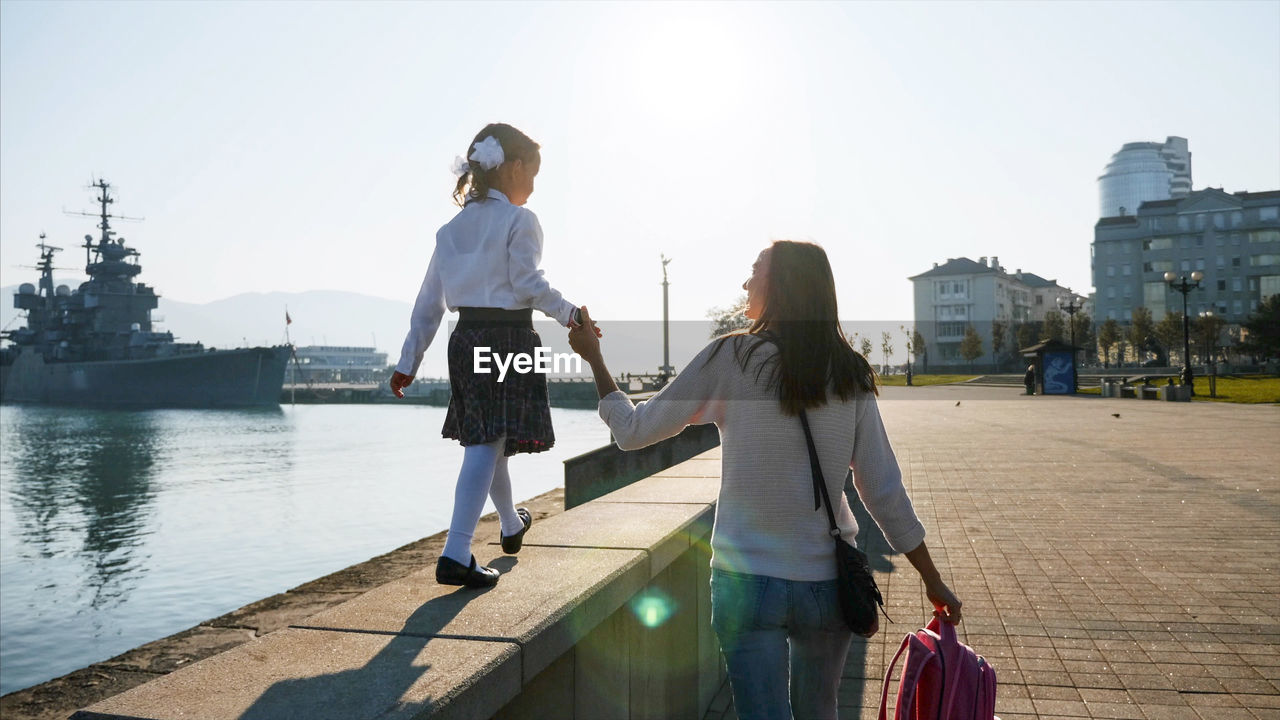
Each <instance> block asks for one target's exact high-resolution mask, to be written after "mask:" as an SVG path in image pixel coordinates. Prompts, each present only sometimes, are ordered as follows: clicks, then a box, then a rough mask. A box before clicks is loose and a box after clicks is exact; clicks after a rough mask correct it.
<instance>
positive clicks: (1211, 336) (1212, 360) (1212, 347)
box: [1200, 310, 1218, 398]
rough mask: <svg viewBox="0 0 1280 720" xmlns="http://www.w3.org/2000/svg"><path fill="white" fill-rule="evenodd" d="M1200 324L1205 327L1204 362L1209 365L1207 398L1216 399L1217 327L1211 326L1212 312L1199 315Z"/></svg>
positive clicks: (1207, 311) (1206, 311)
mask: <svg viewBox="0 0 1280 720" xmlns="http://www.w3.org/2000/svg"><path fill="white" fill-rule="evenodd" d="M1200 322H1201V323H1203V324H1204V325H1205V326H1207V327H1206V328H1205V334H1204V340H1205V345H1208V346H1209V353H1208V355H1207V356H1206V362H1208V363H1209V397H1211V398H1216V397H1218V358H1217V357H1216V355H1217V349H1218V348H1217V345H1218V338H1217V337H1216V335H1217V326H1216V325H1214V324H1213V311H1212V310H1205V311H1204V312H1202V313H1200Z"/></svg>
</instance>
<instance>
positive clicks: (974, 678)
mask: <svg viewBox="0 0 1280 720" xmlns="http://www.w3.org/2000/svg"><path fill="white" fill-rule="evenodd" d="M903 652H905V653H906V654H907V659H906V662H904V663H903V665H902V677H901V678H900V679H899V681H898V702H897V704H896V706H895V707H894V713H893V717H894V720H993V718H995V716H996V671H995V668H993V667H991V665H990V664H988V663H987V660H986V658H984V657H982V656H981V655H979V654H977V653H975V652H974V651H973V649H972V648H970V647H969V646H968V645H965V644H963V643H961V642H960V641H959V640H957V639H956V629H955V627H954V626H953V625H951V623H945V622H942V621H940V620H939V619H938V618H936V617H935V618H934V619H933V620H930V621H929V624H928V626H926V627H925V628H924V629H923V630H917V631H916V632H914V633H911V634H908V635H907V636H906V637H905V638H903V640H902V647H899V648H898V654H897V655H894V656H893V662H891V663H889V668H888V669H887V670H885V673H884V688H883V689H882V690H881V691H880V720H886V718H887V712H888V702H889V678H891V677H893V668H894V666H895V665H897V664H898V658H900V657H902V653H903Z"/></svg>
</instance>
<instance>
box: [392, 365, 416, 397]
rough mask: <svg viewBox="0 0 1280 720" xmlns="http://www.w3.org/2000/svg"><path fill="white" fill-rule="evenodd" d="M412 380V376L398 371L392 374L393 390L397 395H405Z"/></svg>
mask: <svg viewBox="0 0 1280 720" xmlns="http://www.w3.org/2000/svg"><path fill="white" fill-rule="evenodd" d="M412 382H413V377H412V376H409V375H405V374H404V373H402V372H399V371H396V372H394V373H392V374H391V392H393V393H395V395H396V397H398V398H402V397H404V389H405V388H407V387H409V384H410V383H412Z"/></svg>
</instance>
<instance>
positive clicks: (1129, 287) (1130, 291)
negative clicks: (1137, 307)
mask: <svg viewBox="0 0 1280 720" xmlns="http://www.w3.org/2000/svg"><path fill="white" fill-rule="evenodd" d="M1124 296H1125V297H1126V298H1129V297H1132V296H1133V286H1132V285H1125V286H1124Z"/></svg>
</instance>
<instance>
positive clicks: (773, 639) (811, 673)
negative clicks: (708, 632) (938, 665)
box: [569, 241, 961, 720]
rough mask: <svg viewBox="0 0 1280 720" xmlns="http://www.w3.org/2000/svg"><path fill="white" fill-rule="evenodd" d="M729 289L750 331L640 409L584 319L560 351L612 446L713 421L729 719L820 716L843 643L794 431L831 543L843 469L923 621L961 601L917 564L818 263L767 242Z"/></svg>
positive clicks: (843, 509)
mask: <svg viewBox="0 0 1280 720" xmlns="http://www.w3.org/2000/svg"><path fill="white" fill-rule="evenodd" d="M743 289H745V290H746V291H747V308H746V312H745V314H746V316H747V318H749V319H750V320H751V321H752V324H751V327H750V328H749V329H748V330H746V331H744V332H739V333H734V334H730V335H727V336H724V337H722V338H719V339H717V340H714V341H712V342H711V344H710V345H708V346H707V347H706V348H704V349H703V350H702V351H701V352H700V353H698V355H697V357H695V358H694V359H693V360H691V361H690V362H689V363H688V365H687V366H686V369H685V370H684V371H683V372H681V373H680V374H678V375H676V376H675V378H674V379H672V381H671V383H670V384H668V385H667V386H666V387H665V388H663V389H662V391H661V392H659V393H657V394H656V395H654V396H653V397H652V398H651V399H650V400H648V401H646V402H642V403H640V404H639V405H633V404H632V402H631V400H630V399H629V398H628V397H627V396H626V395H624V394H623V393H622V392H620V391H619V390H618V388H617V385H616V384H614V382H613V379H612V377H611V376H610V375H609V370H608V368H607V367H606V366H605V362H604V357H603V355H602V353H601V350H600V342H599V340H598V334H597V333H593V332H591V329H592V322H591V317H590V314H589V313H587V312H584V313H583V317H584V321H585V325H584V326H583V327H581V328H576V329H572V330H570V331H569V342H570V345H571V346H572V347H573V349H574V350H575V351H576V352H577V353H578V354H579V355H581V356H582V358H583V360H585V361H587V362H588V363H589V364H590V365H591V370H592V372H593V374H594V375H595V381H596V388H597V391H598V392H599V394H600V397H601V400H600V415H601V417H602V418H604V420H605V422H606V423H607V424H608V425H609V429H610V430H611V431H612V432H613V434H614V437H615V438H616V440H617V443H618V446H619V447H621V448H623V449H626V450H631V449H636V448H641V447H644V446H646V445H649V444H652V443H655V442H657V441H659V440H662V439H663V438H668V437H671V436H673V435H675V434H677V433H679V432H680V431H681V430H683V429H684V428H685V427H686V426H687V425H697V424H704V423H715V425H716V427H717V428H718V429H719V431H720V440H721V448H722V452H723V455H722V460H721V483H720V496H719V500H718V502H717V504H716V516H715V525H714V527H713V528H712V532H711V552H712V556H711V624H712V627H713V628H714V630H715V632H716V635H717V636H718V637H719V639H720V646H721V649H722V650H723V651H724V655H725V660H726V661H727V663H728V668H729V680H730V682H731V684H732V686H733V698H734V707H735V709H736V711H737V714H738V717H740V718H742V719H743V720H750V719H751V718H790V717H793V716H794V717H797V718H835V716H836V705H837V693H838V690H839V685H840V676H841V672H842V671H843V668H844V663H845V658H846V656H847V655H848V652H849V646H850V643H851V642H852V641H853V634H852V632H850V630H849V628H848V627H847V626H846V625H845V621H844V619H843V617H842V615H841V611H840V608H839V605H838V600H837V589H836V581H835V579H834V578H835V577H836V559H835V549H834V543H833V542H832V538H831V536H830V534H829V525H828V519H827V515H826V511H825V510H824V509H821V508H815V507H814V505H815V498H814V495H815V485H814V476H815V475H816V473H814V472H813V468H812V466H811V464H810V457H809V454H808V449H807V443H806V439H805V432H804V430H803V429H802V427H803V426H802V418H807V420H806V422H807V423H808V424H809V426H810V428H811V429H812V434H813V439H814V444H815V445H816V447H817V450H816V452H817V455H818V460H817V462H818V464H819V466H820V467H821V469H822V473H821V474H822V476H823V478H824V479H825V481H826V485H827V487H826V490H827V491H828V492H827V494H828V495H829V497H830V498H831V502H832V503H833V504H834V505H835V508H834V510H835V517H836V524H837V526H838V530H839V532H840V535H841V537H842V538H844V539H845V540H846V541H847V542H850V543H853V542H854V540H855V537H856V535H857V533H858V525H857V522H856V521H855V520H854V517H853V512H852V511H851V510H850V508H849V503H848V501H847V500H846V498H845V496H844V493H843V492H842V490H843V486H844V478H845V476H846V475H847V474H848V470H849V468H850V467H852V469H853V481H854V486H855V487H856V488H857V491H858V496H859V497H860V498H861V499H862V502H863V504H864V505H865V506H866V508H867V510H868V511H869V512H870V513H871V516H872V517H873V518H874V519H875V521H876V523H877V524H878V525H879V526H880V528H881V529H882V530H883V531H884V535H885V538H886V539H887V540H888V543H889V545H890V546H891V547H892V548H893V549H895V550H897V551H899V552H904V553H906V556H907V559H908V560H910V561H911V564H912V565H913V566H914V567H915V568H916V570H917V571H918V572H919V573H920V576H921V577H922V578H923V579H924V592H925V595H926V596H927V597H928V599H929V601H930V603H931V604H932V605H933V606H934V608H935V609H936V610H935V613H936V614H937V615H939V616H940V617H942V618H944V619H945V620H947V621H949V622H958V621H959V620H960V607H961V603H960V600H959V599H958V598H957V597H956V595H955V594H954V593H953V592H952V591H951V590H950V589H949V588H948V587H947V585H946V583H945V582H943V580H942V576H941V575H940V574H939V572H938V570H937V568H935V567H934V564H933V561H932V560H931V559H930V557H929V550H928V548H927V547H926V546H925V543H924V534H925V530H924V526H923V525H922V524H921V523H920V520H919V519H918V518H917V517H916V513H915V510H914V509H913V507H912V505H911V499H910V498H909V497H908V496H907V492H906V490H905V488H904V487H903V484H902V473H901V471H900V470H899V468H898V462H897V460H896V459H895V458H894V455H893V449H892V448H891V447H890V445H889V438H888V436H887V435H886V433H885V428H884V424H883V423H882V422H881V420H880V411H879V409H878V407H877V405H876V384H875V382H876V381H875V372H874V370H872V367H871V365H870V364H868V363H867V360H866V358H864V357H863V356H862V355H860V354H859V353H857V352H856V351H855V350H854V349H853V348H852V347H851V346H850V345H849V341H848V339H847V338H846V337H845V336H844V334H843V333H842V332H841V330H840V323H839V319H838V318H839V315H838V314H837V311H836V290H835V282H834V280H833V278H832V274H831V265H830V264H829V263H828V261H827V255H826V253H825V252H824V251H823V250H822V248H821V247H819V246H817V245H814V244H812V243H797V242H789V241H778V242H775V243H773V245H771V246H770V247H769V248H767V249H765V250H764V251H763V252H761V253H760V255H759V257H758V258H757V259H756V262H755V265H753V266H752V273H751V277H750V279H748V280H747V281H746V283H744V285H743ZM895 587H896V586H895ZM874 633H875V628H872V630H871V631H870V633H868V636H869V635H870V634H874Z"/></svg>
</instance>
